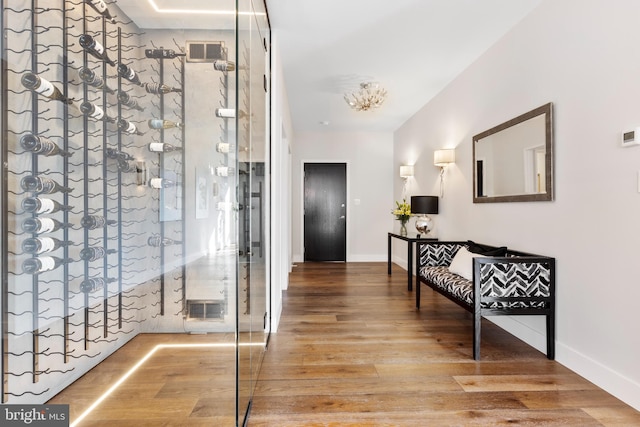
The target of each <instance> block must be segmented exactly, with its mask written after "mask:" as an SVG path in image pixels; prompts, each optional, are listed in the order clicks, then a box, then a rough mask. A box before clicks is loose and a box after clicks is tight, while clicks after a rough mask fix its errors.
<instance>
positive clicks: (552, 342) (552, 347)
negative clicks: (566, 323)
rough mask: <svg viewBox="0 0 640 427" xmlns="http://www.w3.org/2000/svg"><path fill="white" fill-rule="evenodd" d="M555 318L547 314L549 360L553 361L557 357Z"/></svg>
mask: <svg viewBox="0 0 640 427" xmlns="http://www.w3.org/2000/svg"><path fill="white" fill-rule="evenodd" d="M555 330H556V328H555V316H554V315H553V314H547V359H549V360H553V359H555V357H556V336H555V335H556V334H555Z"/></svg>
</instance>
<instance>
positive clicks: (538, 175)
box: [473, 103, 553, 203]
mask: <svg viewBox="0 0 640 427" xmlns="http://www.w3.org/2000/svg"><path fill="white" fill-rule="evenodd" d="M552 116H553V104H552V103H548V104H545V105H543V106H541V107H538V108H536V109H534V110H531V111H529V112H527V113H525V114H522V115H521V116H518V117H516V118H514V119H511V120H509V121H507V122H505V123H502V124H500V125H498V126H495V127H493V128H491V129H489V130H486V131H484V132H482V133H479V134H478V135H476V136H474V137H473V202H474V203H497V202H539V201H550V200H553V120H552Z"/></svg>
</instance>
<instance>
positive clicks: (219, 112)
mask: <svg viewBox="0 0 640 427" xmlns="http://www.w3.org/2000/svg"><path fill="white" fill-rule="evenodd" d="M215 114H216V117H220V118H221V119H233V118H235V117H236V110H235V108H216V111H215ZM246 117H248V116H247V113H245V112H244V111H242V110H240V112H239V113H238V118H239V119H244V118H246Z"/></svg>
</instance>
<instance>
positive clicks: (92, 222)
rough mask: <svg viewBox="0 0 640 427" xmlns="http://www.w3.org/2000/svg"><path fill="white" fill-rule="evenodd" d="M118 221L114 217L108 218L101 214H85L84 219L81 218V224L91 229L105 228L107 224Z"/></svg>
mask: <svg viewBox="0 0 640 427" xmlns="http://www.w3.org/2000/svg"><path fill="white" fill-rule="evenodd" d="M117 223H118V221H115V220H113V219H109V220H107V219H106V218H105V217H103V216H100V215H85V216H84V217H82V220H80V225H82V226H83V227H84V228H87V229H89V230H95V229H97V228H104V227H106V226H107V225H114V224H117Z"/></svg>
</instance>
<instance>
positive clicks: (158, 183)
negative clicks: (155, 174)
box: [149, 178, 176, 189]
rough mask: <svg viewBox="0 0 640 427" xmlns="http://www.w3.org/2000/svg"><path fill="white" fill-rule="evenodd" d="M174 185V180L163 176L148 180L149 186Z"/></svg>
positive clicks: (164, 186) (163, 186)
mask: <svg viewBox="0 0 640 427" xmlns="http://www.w3.org/2000/svg"><path fill="white" fill-rule="evenodd" d="M175 185H176V183H175V182H174V181H171V180H169V179H164V178H151V179H150V180H149V187H151V188H156V189H158V188H169V187H174V186H175Z"/></svg>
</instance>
